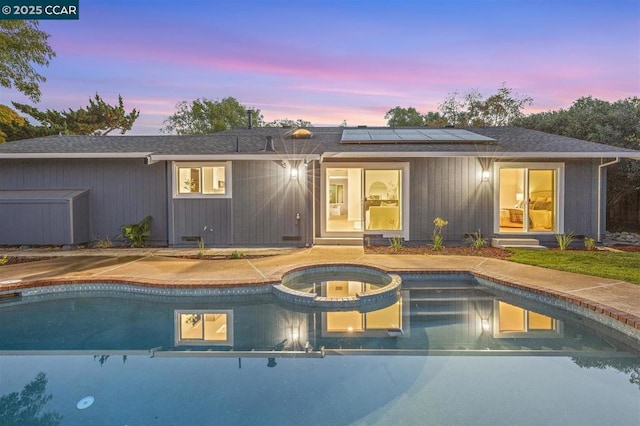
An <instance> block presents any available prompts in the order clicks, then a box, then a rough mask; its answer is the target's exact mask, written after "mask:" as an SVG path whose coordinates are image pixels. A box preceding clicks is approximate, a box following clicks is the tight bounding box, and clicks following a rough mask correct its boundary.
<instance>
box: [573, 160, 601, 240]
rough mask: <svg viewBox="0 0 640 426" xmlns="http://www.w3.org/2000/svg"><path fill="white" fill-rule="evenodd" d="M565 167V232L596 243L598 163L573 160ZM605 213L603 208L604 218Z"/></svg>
mask: <svg viewBox="0 0 640 426" xmlns="http://www.w3.org/2000/svg"><path fill="white" fill-rule="evenodd" d="M565 164H566V168H565V188H564V194H565V197H564V198H565V206H564V230H565V232H569V231H571V232H573V233H574V234H576V235H584V236H586V237H591V238H595V239H596V240H597V235H596V234H597V233H598V210H597V207H598V162H597V161H596V160H573V161H567V162H566V163H565ZM603 184H604V182H603ZM603 208H604V204H603ZM604 213H605V212H604V209H603V211H602V214H603V218H604V217H605V214H604ZM602 229H603V230H604V227H603V228H602Z"/></svg>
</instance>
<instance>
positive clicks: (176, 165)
mask: <svg viewBox="0 0 640 426" xmlns="http://www.w3.org/2000/svg"><path fill="white" fill-rule="evenodd" d="M203 167H224V189H225V193H224V194H206V193H202V189H201V192H196V193H189V194H185V193H179V192H178V169H180V168H191V169H194V168H196V169H197V168H199V169H200V170H201V171H200V176H202V175H203V172H202V168H203ZM172 170H173V172H172V177H171V186H172V191H171V192H172V193H173V198H231V195H232V184H231V161H208V162H199V161H180V162H177V161H174V162H173V168H172ZM201 179H202V178H201Z"/></svg>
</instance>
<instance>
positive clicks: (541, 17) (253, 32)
mask: <svg viewBox="0 0 640 426" xmlns="http://www.w3.org/2000/svg"><path fill="white" fill-rule="evenodd" d="M79 9H80V19H79V20H77V21H62V20H60V21H40V28H41V29H42V30H44V31H46V32H47V33H49V34H50V35H51V38H50V39H49V43H50V45H51V47H52V48H53V50H54V51H55V52H56V54H57V56H56V57H55V58H54V59H53V60H52V61H51V65H50V66H49V67H48V68H44V69H42V70H41V73H42V74H43V75H44V76H45V77H46V78H47V81H46V82H45V83H44V84H42V85H41V89H42V98H41V101H40V103H39V104H38V105H37V106H38V107H39V108H41V109H45V108H50V109H66V108H79V107H82V106H86V105H87V104H88V100H89V98H91V97H92V96H93V95H94V94H95V93H96V92H97V93H98V94H100V95H101V96H102V97H103V98H104V99H105V100H107V101H108V102H110V103H113V102H115V101H116V100H117V96H118V94H120V95H122V96H123V98H124V101H125V106H126V108H127V110H128V111H129V110H131V109H132V108H137V109H138V110H139V111H140V117H139V118H138V120H137V122H136V124H135V125H134V128H133V130H132V131H131V132H129V134H158V133H159V129H160V128H161V127H162V126H163V121H164V120H165V119H166V118H167V117H168V116H169V115H171V114H172V113H173V112H174V111H175V105H176V104H177V103H178V102H180V101H182V100H187V101H189V100H193V99H196V98H201V97H205V98H209V99H222V98H224V97H227V96H233V97H235V98H236V99H238V101H239V102H240V103H242V104H244V105H246V106H248V107H253V108H258V109H260V110H261V112H262V114H263V115H264V119H265V120H266V121H271V120H274V119H277V118H290V119H298V118H301V119H305V120H308V121H311V122H312V123H313V124H314V125H316V126H320V125H339V124H340V123H341V122H342V121H343V120H346V121H347V123H348V124H349V125H362V124H368V125H384V124H386V121H385V120H384V115H385V113H386V111H388V110H389V109H391V108H393V107H395V106H403V107H409V106H413V107H415V108H416V109H418V111H420V112H422V113H426V112H427V111H436V110H437V108H438V104H439V103H441V102H442V100H443V99H444V98H445V97H446V96H447V94H449V93H451V92H453V91H459V92H464V91H466V90H468V89H472V88H473V89H478V90H479V91H480V92H481V93H483V94H484V95H485V96H486V95H489V94H491V93H493V92H495V91H496V90H497V89H498V88H499V87H500V86H501V84H502V83H503V82H506V84H507V86H509V87H512V88H513V89H514V90H515V91H516V92H517V93H519V94H520V95H527V96H531V97H532V98H533V100H534V103H533V105H532V106H531V107H530V108H528V109H527V110H526V112H539V111H547V110H553V109H559V108H568V107H569V106H570V105H571V103H572V102H573V101H575V100H576V99H578V98H579V97H581V96H587V95H592V96H594V97H597V98H600V99H604V100H609V101H615V100H618V99H622V98H626V97H629V96H638V95H640V1H639V0H562V1H559V0H530V1H525V0H493V1H491V0H466V1H462V0H460V1H457V0H449V1H446V0H438V1H430V0H423V1H419V0H413V1H408V0H405V1H402V0H399V1H391V0H385V1H378V0H351V1H349V0H343V1H328V0H324V1H305V0H298V1H295V2H294V1H271V0H270V1H266V0H261V1H243V0H226V1H213V0H210V1H169V0H153V1H150V0H149V1H147V0H128V1H122V0H108V1H103V0H80V8H79ZM11 101H17V102H21V103H30V101H29V100H28V99H27V98H26V97H24V96H23V95H21V94H19V93H18V92H17V91H16V90H9V89H6V88H0V103H2V104H8V105H10V102H11ZM10 106H11V105H10Z"/></svg>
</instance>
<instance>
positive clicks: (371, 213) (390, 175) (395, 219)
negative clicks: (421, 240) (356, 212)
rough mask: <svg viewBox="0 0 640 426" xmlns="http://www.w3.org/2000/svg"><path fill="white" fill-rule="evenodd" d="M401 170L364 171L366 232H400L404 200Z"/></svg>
mask: <svg viewBox="0 0 640 426" xmlns="http://www.w3.org/2000/svg"><path fill="white" fill-rule="evenodd" d="M400 172H401V170H399V169H390V170H376V169H365V170H364V197H365V198H364V209H363V210H364V215H365V230H366V231H399V230H400V229H402V228H401V225H402V224H401V222H400V218H401V217H402V214H401V211H400V209H401V207H402V202H401V201H402V200H401V199H400V194H401V192H400V183H401V181H400V177H401V175H402V174H401V173H400Z"/></svg>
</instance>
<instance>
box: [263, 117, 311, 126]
mask: <svg viewBox="0 0 640 426" xmlns="http://www.w3.org/2000/svg"><path fill="white" fill-rule="evenodd" d="M264 127H313V124H311V122H310V121H307V120H302V119H300V118H298V119H297V120H290V119H288V118H278V119H275V120H273V121H270V122H268V123H266V124H265V125H264Z"/></svg>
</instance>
